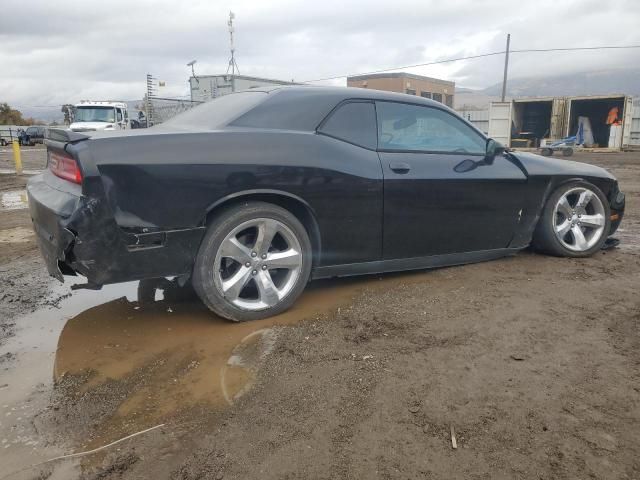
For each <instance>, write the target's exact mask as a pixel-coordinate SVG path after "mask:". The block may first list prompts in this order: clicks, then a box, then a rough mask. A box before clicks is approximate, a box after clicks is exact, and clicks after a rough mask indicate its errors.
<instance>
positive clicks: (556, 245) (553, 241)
mask: <svg viewBox="0 0 640 480" xmlns="http://www.w3.org/2000/svg"><path fill="white" fill-rule="evenodd" d="M575 187H582V188H587V189H589V190H591V191H592V192H593V193H594V194H595V195H597V196H598V198H599V199H600V201H601V202H602V205H603V207H604V217H605V225H604V229H603V231H602V234H601V237H600V238H599V239H598V241H597V242H596V243H595V244H594V245H593V246H592V247H591V248H589V249H588V250H584V251H575V250H571V249H569V248H567V247H565V246H564V245H563V244H562V243H561V242H560V240H558V238H557V237H556V234H555V232H554V218H553V217H554V209H555V206H556V203H557V202H558V201H559V200H560V199H561V197H562V196H563V195H564V194H565V193H567V192H568V191H569V190H571V189H572V188H575ZM610 217H611V210H610V208H609V202H608V200H607V197H606V196H605V195H604V193H602V191H601V190H600V189H599V188H598V187H596V186H595V185H593V184H591V183H589V182H587V181H584V180H577V181H573V182H568V183H565V184H563V185H561V186H559V187H558V188H557V189H556V190H555V191H554V192H553V193H552V194H551V195H550V196H549V198H548V199H547V202H546V204H545V206H544V208H543V209H542V214H541V215H540V219H539V220H538V225H537V226H536V230H535V232H534V234H533V241H532V246H533V248H534V249H535V250H537V251H539V252H542V253H547V254H549V255H554V256H557V257H572V258H581V257H589V256H591V255H593V254H594V253H596V252H597V251H598V250H600V249H601V248H602V245H603V244H604V242H605V241H606V240H607V236H608V232H609V230H610V228H611V218H610Z"/></svg>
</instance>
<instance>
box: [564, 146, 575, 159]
mask: <svg viewBox="0 0 640 480" xmlns="http://www.w3.org/2000/svg"><path fill="white" fill-rule="evenodd" d="M562 155H564V156H565V157H570V156H571V155H573V148H563V149H562Z"/></svg>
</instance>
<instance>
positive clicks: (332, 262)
mask: <svg viewBox="0 0 640 480" xmlns="http://www.w3.org/2000/svg"><path fill="white" fill-rule="evenodd" d="M47 150H48V169H47V170H45V171H44V173H42V174H40V175H37V176H35V177H34V178H32V179H31V180H30V181H29V184H28V187H27V189H28V194H29V208H30V212H31V217H32V219H33V225H34V228H35V231H36V233H37V237H38V243H39V245H40V249H41V251H42V254H43V256H44V258H45V260H46V263H47V266H48V270H49V272H50V274H51V275H53V276H54V277H56V278H58V279H59V280H63V275H75V274H76V273H79V274H81V275H83V276H85V277H86V278H87V282H88V283H86V284H85V285H84V287H85V288H100V287H101V286H102V285H104V284H108V283H116V282H124V281H130V280H136V279H140V280H141V279H151V278H161V277H176V279H177V281H178V282H179V283H180V284H181V285H184V284H186V283H187V282H191V284H192V285H193V287H194V289H195V290H196V292H197V293H198V295H199V296H200V298H201V299H202V301H203V302H204V303H205V304H206V305H207V306H208V307H209V308H210V309H211V310H213V311H214V312H216V313H217V314H219V315H221V316H223V317H226V318H228V319H231V320H236V321H239V320H251V319H257V318H263V317H267V316H270V315H275V314H277V313H280V312H282V311H284V310H285V309H287V308H288V307H289V306H291V305H292V303H293V302H294V301H295V300H296V298H297V297H298V296H299V295H300V293H301V292H302V291H303V289H304V288H305V285H306V284H307V282H308V281H309V280H310V279H317V278H325V277H334V276H345V275H356V274H367V273H376V272H389V271H398V270H410V269H423V268H431V267H440V266H445V265H457V264H463V263H469V262H477V261H483V260H489V259H494V258H498V257H502V256H505V255H510V254H513V253H515V252H517V251H518V250H521V249H523V248H526V247H528V246H529V245H532V246H533V247H534V248H536V249H537V250H539V251H541V252H546V253H549V254H552V255H557V256H568V257H584V256H588V255H591V254H593V253H594V252H596V251H597V250H598V249H600V248H601V247H602V246H603V244H604V242H605V241H606V240H607V237H608V236H609V235H611V234H612V233H613V232H614V231H615V230H616V229H617V227H618V225H619V224H620V221H621V219H622V215H623V212H624V194H623V193H621V192H620V191H619V189H618V183H617V182H616V180H615V178H614V177H613V176H612V175H611V174H609V173H608V172H607V171H605V170H603V169H601V168H598V167H595V166H591V165H586V164H581V163H575V162H570V161H566V160H557V159H553V158H543V157H540V156H537V155H533V154H529V153H515V152H508V151H505V150H504V148H503V147H501V146H500V145H499V144H498V143H496V142H495V141H493V140H492V139H489V138H487V137H486V136H485V135H484V134H483V133H482V132H480V131H478V129H476V128H475V127H474V126H473V125H472V124H470V123H468V122H467V121H465V120H464V119H462V118H461V117H460V116H458V115H457V114H456V113H455V112H454V111H452V110H451V109H449V108H447V107H445V106H444V105H442V104H440V103H436V102H433V101H431V100H427V99H423V98H420V97H414V96H409V95H403V94H394V93H387V92H380V91H372V90H366V89H351V88H320V87H282V88H275V89H267V90H261V91H258V90H251V91H247V92H242V93H235V94H231V95H227V96H224V97H221V98H219V99H216V100H214V101H211V102H209V103H206V104H204V105H201V106H199V107H196V108H193V109H192V110H190V111H188V112H185V113H183V114H181V115H178V116H176V117H175V118H173V119H171V120H169V121H168V122H166V123H164V124H162V125H158V126H155V127H152V128H149V129H144V130H133V131H131V130H128V131H126V130H125V131H122V132H117V133H109V134H106V133H96V134H94V135H92V136H89V135H87V134H80V133H75V132H70V131H63V130H51V131H50V133H49V139H48V140H47Z"/></svg>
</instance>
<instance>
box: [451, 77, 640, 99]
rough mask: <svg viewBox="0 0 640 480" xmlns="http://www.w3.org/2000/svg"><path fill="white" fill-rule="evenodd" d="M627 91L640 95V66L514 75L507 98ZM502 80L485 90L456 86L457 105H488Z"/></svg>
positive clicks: (498, 93) (623, 92)
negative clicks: (571, 72) (517, 76)
mask: <svg viewBox="0 0 640 480" xmlns="http://www.w3.org/2000/svg"><path fill="white" fill-rule="evenodd" d="M612 93H615V94H624V95H630V96H640V68H629V69H608V70H599V71H592V72H582V73H574V74H570V75H569V74H562V75H547V76H544V77H542V76H540V77H521V78H512V79H508V81H507V97H508V98H514V97H552V96H553V97H555V96H574V95H576V96H577V95H606V94H612ZM501 94H502V83H497V84H495V85H491V86H489V87H486V88H483V89H469V88H456V107H457V108H460V107H462V106H473V107H477V108H483V107H486V106H487V105H488V104H489V102H491V101H494V100H499V99H500V95H501Z"/></svg>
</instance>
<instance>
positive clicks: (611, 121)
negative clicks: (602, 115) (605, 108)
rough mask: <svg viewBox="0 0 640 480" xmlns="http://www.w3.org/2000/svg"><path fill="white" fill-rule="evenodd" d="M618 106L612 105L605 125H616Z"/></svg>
mask: <svg viewBox="0 0 640 480" xmlns="http://www.w3.org/2000/svg"><path fill="white" fill-rule="evenodd" d="M618 112H619V109H618V107H613V108H611V110H609V115H607V125H618Z"/></svg>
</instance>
